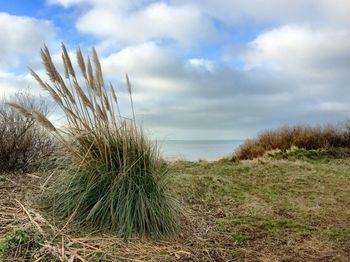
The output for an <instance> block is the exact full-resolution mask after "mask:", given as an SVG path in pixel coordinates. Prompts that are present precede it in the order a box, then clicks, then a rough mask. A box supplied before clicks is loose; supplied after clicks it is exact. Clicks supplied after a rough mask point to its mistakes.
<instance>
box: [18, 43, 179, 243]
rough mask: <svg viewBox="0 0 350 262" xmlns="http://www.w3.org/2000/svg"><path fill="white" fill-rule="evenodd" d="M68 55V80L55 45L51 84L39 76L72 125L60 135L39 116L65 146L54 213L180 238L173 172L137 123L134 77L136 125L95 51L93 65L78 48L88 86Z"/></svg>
mask: <svg viewBox="0 0 350 262" xmlns="http://www.w3.org/2000/svg"><path fill="white" fill-rule="evenodd" d="M62 49H63V52H62V58H63V65H64V70H65V73H64V76H61V75H60V73H59V72H58V71H57V69H56V67H55V65H54V64H53V62H52V59H51V56H50V53H49V50H48V49H47V47H45V48H43V49H42V50H41V56H42V61H43V64H44V66H45V69H46V72H47V75H48V77H49V79H50V83H47V82H44V81H43V80H42V79H41V78H40V77H39V76H38V75H37V74H36V73H35V72H34V71H32V70H31V73H32V75H33V76H34V78H35V79H36V80H37V81H38V83H39V84H40V85H41V86H42V87H43V88H44V90H46V91H47V92H49V94H50V95H51V96H52V98H53V99H54V101H55V102H56V104H57V105H58V106H59V107H60V108H61V109H62V110H63V112H64V114H65V116H66V119H67V123H66V124H65V126H63V127H62V128H60V129H59V128H56V127H55V126H54V125H53V124H52V123H51V122H50V121H49V120H48V119H47V118H46V117H45V116H44V115H42V114H41V113H40V112H37V111H33V112H31V115H32V117H33V118H34V119H36V120H37V121H38V122H39V123H41V124H42V125H43V126H44V127H46V128H47V129H48V130H50V131H51V132H52V133H53V135H54V136H55V137H57V139H58V140H59V141H60V142H61V143H62V145H63V146H64V149H65V154H66V156H67V160H66V162H65V172H63V173H62V175H61V176H60V178H58V180H57V181H56V182H55V183H54V184H53V185H52V187H51V188H49V190H48V193H47V198H46V200H47V203H48V206H49V208H50V210H51V211H52V213H53V214H54V215H56V216H58V217H60V218H66V219H69V220H68V221H72V222H75V223H76V224H79V225H82V226H90V227H92V228H97V229H110V230H114V231H116V232H117V233H118V234H119V235H122V236H124V237H128V236H131V235H133V234H135V233H137V234H142V235H150V236H153V237H162V236H168V235H174V234H175V233H176V231H177V229H178V219H177V213H178V210H177V208H176V205H175V201H174V199H173V198H172V197H171V195H170V194H169V190H168V189H167V188H166V183H165V178H166V176H165V175H166V166H165V165H164V163H163V162H162V161H161V159H160V157H159V154H158V149H157V147H156V144H154V143H152V142H150V140H148V139H147V138H146V137H145V136H144V133H143V130H142V129H141V128H139V127H138V126H137V124H136V120H135V114H134V108H133V103H132V94H131V93H132V90H131V84H130V81H129V78H128V76H126V84H127V88H128V93H129V95H130V100H131V109H132V113H133V117H132V118H131V119H130V118H126V117H124V116H122V115H121V114H120V111H119V106H118V100H117V95H116V92H115V88H114V87H113V86H112V85H109V86H108V87H107V86H106V85H105V84H104V80H103V75H102V70H101V65H100V61H99V59H98V56H97V53H96V51H95V49H93V52H92V55H93V57H92V61H93V62H91V60H90V58H89V57H88V59H87V62H86V61H85V58H84V57H83V55H82V53H81V51H80V49H78V50H77V62H78V65H79V68H80V72H81V74H82V78H83V79H84V82H85V83H86V85H85V86H81V85H80V83H79V80H78V79H79V77H78V76H77V74H76V72H75V70H74V68H73V66H72V62H71V60H70V57H69V55H68V52H67V51H66V48H65V46H64V45H62ZM92 64H93V65H94V66H93V65H92ZM22 110H23V111H24V113H30V112H28V111H27V110H26V109H24V108H22Z"/></svg>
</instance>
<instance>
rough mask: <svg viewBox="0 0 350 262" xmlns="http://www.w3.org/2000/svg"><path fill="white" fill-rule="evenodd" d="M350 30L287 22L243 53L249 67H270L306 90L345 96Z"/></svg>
mask: <svg viewBox="0 0 350 262" xmlns="http://www.w3.org/2000/svg"><path fill="white" fill-rule="evenodd" d="M349 50H350V31H348V30H337V29H330V28H312V27H309V26H297V25H286V26H282V27H280V28H277V29H274V30H271V31H268V32H265V33H262V34H260V35H259V36H258V37H257V38H256V39H255V40H254V41H252V42H251V43H249V44H248V47H247V51H246V52H245V54H243V58H244V61H245V65H246V68H248V69H252V68H270V69H271V70H272V71H275V74H276V75H277V74H284V75H286V76H287V77H288V78H290V79H293V81H295V82H300V88H303V89H304V91H305V94H314V95H324V96H325V97H330V96H332V97H334V96H337V95H338V96H340V97H341V96H342V95H343V94H344V92H347V91H346V89H347V83H348V82H349V81H350V74H349V68H350V53H349Z"/></svg>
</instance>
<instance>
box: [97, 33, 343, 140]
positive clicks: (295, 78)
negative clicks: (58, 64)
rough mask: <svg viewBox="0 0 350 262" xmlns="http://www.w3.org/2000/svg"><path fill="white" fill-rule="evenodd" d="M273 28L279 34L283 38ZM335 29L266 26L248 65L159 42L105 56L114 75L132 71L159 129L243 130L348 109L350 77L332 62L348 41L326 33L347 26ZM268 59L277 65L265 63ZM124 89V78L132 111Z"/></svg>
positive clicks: (167, 134)
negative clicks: (335, 42)
mask: <svg viewBox="0 0 350 262" xmlns="http://www.w3.org/2000/svg"><path fill="white" fill-rule="evenodd" d="M312 32H313V33H314V34H315V35H312ZM270 34H271V35H272V36H274V35H276V34H277V35H278V37H277V39H274V38H273V37H272V36H271V35H270ZM309 34H311V35H309ZM329 34H330V31H327V30H324V31H321V30H320V31H313V30H311V29H307V28H304V27H300V28H299V27H294V26H287V27H281V28H279V29H276V30H274V31H271V32H266V33H263V34H261V35H260V36H258V37H257V38H256V39H255V40H253V41H252V42H251V43H250V44H249V45H248V46H247V47H246V48H247V49H246V53H245V55H246V56H245V63H246V67H245V68H244V69H234V68H232V67H229V66H228V65H226V64H225V63H222V62H219V61H212V60H205V59H203V58H196V57H193V58H184V57H180V56H178V55H177V54H176V53H174V52H172V49H171V48H169V47H161V46H158V45H157V44H155V43H154V42H148V43H145V44H140V45H134V46H129V47H126V48H124V49H122V50H120V51H119V52H115V53H112V54H110V55H108V56H107V57H105V58H103V60H102V64H103V68H104V69H105V70H104V71H105V72H106V75H107V77H115V75H116V74H118V73H121V75H122V74H123V70H126V71H127V72H129V73H130V77H131V80H132V83H133V86H134V94H135V97H136V99H135V106H136V112H137V115H138V117H139V119H141V120H143V122H144V124H145V126H146V127H147V128H150V130H151V132H153V133H154V134H157V136H158V137H161V138H173V139H174V138H175V139H176V138H177V139H183V138H187V139H200V138H203V139H205V138H216V139H217V138H244V137H247V136H252V135H254V134H256V132H257V130H261V129H263V128H271V127H277V126H280V125H284V124H293V123H294V124H298V123H311V124H312V123H313V124H315V123H322V122H333V123H334V122H337V121H341V120H343V119H345V118H346V117H347V116H348V115H349V113H350V106H349V104H350V99H349V98H350V90H349V89H348V85H347V83H348V82H349V81H350V79H349V77H348V76H347V74H344V72H343V71H339V72H338V71H337V70H333V73H332V74H330V73H327V70H328V69H327V67H326V65H327V64H328V63H330V62H331V61H335V60H336V57H338V56H341V55H343V56H344V55H346V54H347V50H348V48H346V47H339V48H338V49H334V48H333V46H332V45H330V44H329V45H328V44H327V42H326V41H325V40H326V39H327V38H328V37H332V39H334V37H335V36H336V35H338V37H340V39H339V40H342V41H345V40H346V39H347V36H346V35H347V34H345V33H342V32H338V33H334V35H329ZM283 35H285V37H286V38H288V41H287V40H285V39H284V38H283ZM299 35H301V36H303V37H299V38H298V37H296V36H299ZM316 36H318V37H316ZM261 39H265V40H261ZM266 39H268V40H266ZM292 39H294V40H293V41H292ZM345 42H346V41H345ZM283 43H286V44H288V43H290V45H289V44H288V45H286V46H285V45H284V44H283ZM317 48H321V50H319V51H318V52H321V53H323V54H324V57H323V58H320V54H319V53H318V52H313V53H310V54H309V53H308V54H305V53H304V52H302V50H309V49H310V50H313V49H317ZM250 55H251V56H250ZM305 55H308V57H307V59H305V60H303V59H302V58H303V56H305ZM284 57H286V59H287V60H285V59H284ZM253 58H254V59H253ZM265 60H266V61H268V62H269V63H274V64H276V67H277V69H276V68H275V67H267V66H265V65H264V63H263V62H262V61H265ZM303 61H304V63H303ZM341 66H344V69H345V68H346V67H347V68H349V66H346V65H341ZM314 67H315V68H316V71H317V72H319V74H315V72H316V71H313V70H314ZM322 70H324V72H323V71H322ZM337 72H338V73H337ZM341 79H342V80H341ZM346 79H347V80H346ZM123 90H125V87H124V86H123V83H122V84H120V83H119V92H120V93H121V95H122V97H123V99H124V100H123V101H124V102H122V109H123V110H124V112H127V110H128V100H127V96H126V92H125V91H123Z"/></svg>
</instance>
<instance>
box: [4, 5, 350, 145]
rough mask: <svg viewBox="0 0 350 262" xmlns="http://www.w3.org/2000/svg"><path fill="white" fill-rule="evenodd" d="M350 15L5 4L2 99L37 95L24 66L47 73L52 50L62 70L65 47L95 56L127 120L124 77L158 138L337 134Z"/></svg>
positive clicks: (337, 11)
mask: <svg viewBox="0 0 350 262" xmlns="http://www.w3.org/2000/svg"><path fill="white" fill-rule="evenodd" d="M349 10H350V1H349V0H283V1H282V0H250V1H247V0H166V1H152V0H46V1H44V0H32V1H28V0H17V1H16V0H11V1H7V0H0V36H1V41H0V54H1V57H0V94H4V95H11V94H14V93H15V92H16V91H17V90H19V89H23V88H26V87H30V88H31V90H32V92H33V93H38V94H41V93H42V92H43V91H41V90H40V88H39V87H38V85H37V84H36V83H35V81H34V80H33V79H32V77H31V76H30V75H29V74H28V70H27V68H28V66H30V67H32V68H33V69H34V70H37V71H38V72H41V71H42V69H43V68H42V65H41V62H40V55H39V54H40V53H39V51H40V48H41V47H42V46H43V45H44V44H46V45H47V46H48V47H49V48H50V50H51V53H52V54H53V56H54V59H55V61H57V63H60V61H59V57H60V55H59V54H60V45H61V42H64V43H65V44H66V46H67V48H68V49H69V52H70V53H71V54H73V53H74V51H75V50H76V48H77V47H81V49H82V50H83V52H84V53H85V54H87V55H88V54H91V48H92V47H93V46H94V47H96V50H97V52H98V53H99V55H100V58H101V63H102V69H103V71H104V74H105V79H109V80H111V81H112V82H113V83H115V84H116V85H117V89H118V92H119V95H120V97H121V98H122V100H121V101H122V102H121V110H122V111H123V112H124V113H125V114H126V115H128V114H130V106H129V105H128V103H127V99H126V96H127V91H126V88H125V83H124V80H123V77H124V75H125V73H128V75H129V76H130V80H131V82H132V84H133V93H134V104H135V111H136V116H137V118H138V120H139V121H140V122H142V123H143V125H144V127H145V129H146V130H147V132H148V133H149V134H150V135H151V136H153V137H156V138H158V139H245V138H248V137H253V136H255V135H256V134H257V133H259V132H260V131H261V130H264V129H268V128H276V127H279V126H283V125H294V124H311V125H317V124H326V123H331V124H337V123H340V122H342V121H344V120H346V119H349V118H350V84H349V83H350V15H349ZM43 95H44V96H45V95H46V94H43ZM46 96H47V95H46ZM47 99H48V97H47ZM123 99H124V100H123ZM53 115H55V114H53Z"/></svg>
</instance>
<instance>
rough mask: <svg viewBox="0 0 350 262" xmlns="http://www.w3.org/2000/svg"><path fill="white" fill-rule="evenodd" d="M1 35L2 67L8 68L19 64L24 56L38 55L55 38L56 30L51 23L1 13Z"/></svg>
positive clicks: (0, 63) (0, 64)
mask: <svg viewBox="0 0 350 262" xmlns="http://www.w3.org/2000/svg"><path fill="white" fill-rule="evenodd" d="M0 35H1V36H2V38H1V41H0V54H1V60H0V67H6V68H8V67H10V66H14V65H16V64H18V63H19V62H20V61H21V57H22V56H29V55H32V54H34V53H35V54H36V53H38V52H39V50H40V47H42V45H43V44H44V43H49V42H50V41H51V40H52V39H53V38H54V36H55V28H54V26H53V25H52V23H51V22H49V21H44V20H37V19H35V18H31V17H25V16H13V15H9V14H7V13H0Z"/></svg>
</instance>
